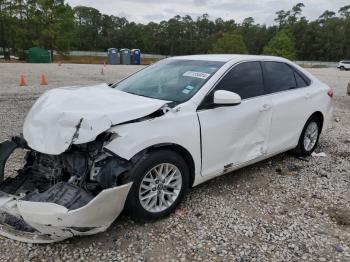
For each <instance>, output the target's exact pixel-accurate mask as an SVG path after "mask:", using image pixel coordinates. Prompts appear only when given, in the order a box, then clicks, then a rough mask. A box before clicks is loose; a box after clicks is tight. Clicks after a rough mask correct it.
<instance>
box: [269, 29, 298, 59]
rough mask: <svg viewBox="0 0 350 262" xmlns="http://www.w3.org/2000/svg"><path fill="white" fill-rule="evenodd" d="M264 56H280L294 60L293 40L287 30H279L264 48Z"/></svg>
mask: <svg viewBox="0 0 350 262" xmlns="http://www.w3.org/2000/svg"><path fill="white" fill-rule="evenodd" d="M263 53H264V54H267V55H274V56H282V57H285V58H288V59H291V60H294V59H296V50H295V43H294V39H293V37H292V36H291V33H290V32H288V31H287V30H281V31H280V32H278V33H277V35H276V36H275V37H274V38H272V39H271V41H270V42H269V43H268V44H267V45H266V46H265V48H264V52H263Z"/></svg>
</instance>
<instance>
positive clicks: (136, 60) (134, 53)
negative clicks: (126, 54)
mask: <svg viewBox="0 0 350 262" xmlns="http://www.w3.org/2000/svg"><path fill="white" fill-rule="evenodd" d="M131 64H132V65H140V64H141V51H140V49H132V50H131Z"/></svg>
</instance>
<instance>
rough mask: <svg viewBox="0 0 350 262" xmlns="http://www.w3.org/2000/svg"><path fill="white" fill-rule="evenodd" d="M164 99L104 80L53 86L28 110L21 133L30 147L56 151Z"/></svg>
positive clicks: (150, 110) (141, 113)
mask: <svg viewBox="0 0 350 262" xmlns="http://www.w3.org/2000/svg"><path fill="white" fill-rule="evenodd" d="M166 103H167V101H163V100H157V99H152V98H147V97H142V96H137V95H133V94H129V93H125V92H122V91H119V90H116V89H113V88H110V87H109V86H108V85H107V84H101V85H96V86H89V87H70V88H59V89H53V90H50V91H48V92H46V93H45V94H43V95H42V96H41V97H40V98H39V99H38V100H37V101H36V102H35V104H34V105H33V107H32V108H31V110H30V111H29V113H28V115H27V117H26V119H25V122H24V126H23V135H24V138H25V139H26V141H27V143H28V145H29V147H30V148H32V149H34V150H36V151H39V152H42V153H46V154H52V155H58V154H61V153H63V152H64V151H66V150H67V149H68V148H69V146H70V145H71V144H83V143H87V142H90V141H93V140H95V139H96V137H97V136H98V135H99V134H101V133H103V132H104V131H106V130H108V129H109V128H110V127H111V126H113V125H117V124H120V123H123V122H127V121H131V120H135V119H138V118H141V117H144V116H147V115H149V114H151V113H153V112H155V111H157V110H158V109H160V108H161V107H162V106H164V105H165V104H166Z"/></svg>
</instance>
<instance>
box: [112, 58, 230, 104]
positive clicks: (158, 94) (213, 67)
mask: <svg viewBox="0 0 350 262" xmlns="http://www.w3.org/2000/svg"><path fill="white" fill-rule="evenodd" d="M223 64H224V63H223V62H215V61H197V60H180V59H169V60H163V61H161V62H158V63H156V64H154V65H152V66H149V67H147V68H146V69H144V70H141V71H139V72H137V73H136V74H134V75H132V76H130V77H129V78H127V79H125V80H123V81H121V82H120V83H118V84H117V85H116V86H115V88H116V89H119V90H121V91H124V92H127V93H130V94H135V95H140V96H146V97H151V98H156V99H161V100H167V101H174V102H179V103H182V102H184V101H186V100H188V99H190V98H191V97H192V96H193V95H194V94H195V93H196V92H197V91H198V90H199V89H200V88H201V87H202V86H203V85H204V84H205V83H206V82H207V81H208V80H209V78H210V77H211V76H212V75H213V74H214V73H215V72H216V71H217V70H218V69H219V68H220V67H221V66H222V65H223Z"/></svg>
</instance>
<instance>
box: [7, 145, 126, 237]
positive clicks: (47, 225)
mask: <svg viewBox="0 0 350 262" xmlns="http://www.w3.org/2000/svg"><path fill="white" fill-rule="evenodd" d="M15 148H16V146H15V145H14V144H13V142H12V141H6V142H3V143H0V178H1V179H3V175H4V166H5V163H6V161H7V159H8V157H9V156H10V155H11V154H12V152H13V151H14V150H15ZM131 185H132V183H128V184H125V185H121V186H117V187H113V188H109V189H105V190H103V191H101V192H100V193H99V194H98V195H97V196H95V197H94V198H93V199H92V200H91V201H90V202H88V203H87V204H86V205H84V206H82V207H80V208H78V209H74V210H69V209H67V208H66V207H64V206H61V205H58V204H55V203H49V202H31V201H27V200H22V199H23V196H16V195H11V194H7V193H5V192H2V191H0V235H2V236H4V237H7V238H11V239H14V240H18V241H21V242H27V243H53V242H58V241H62V240H65V239H67V238H71V237H73V236H84V235H92V234H96V233H99V232H103V231H105V230H106V229H107V228H108V227H109V226H110V225H111V224H112V223H113V221H114V220H115V219H116V218H117V217H118V216H119V214H120V213H121V211H122V210H123V208H124V204H125V200H126V197H127V195H128V193H129V190H130V188H131Z"/></svg>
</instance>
